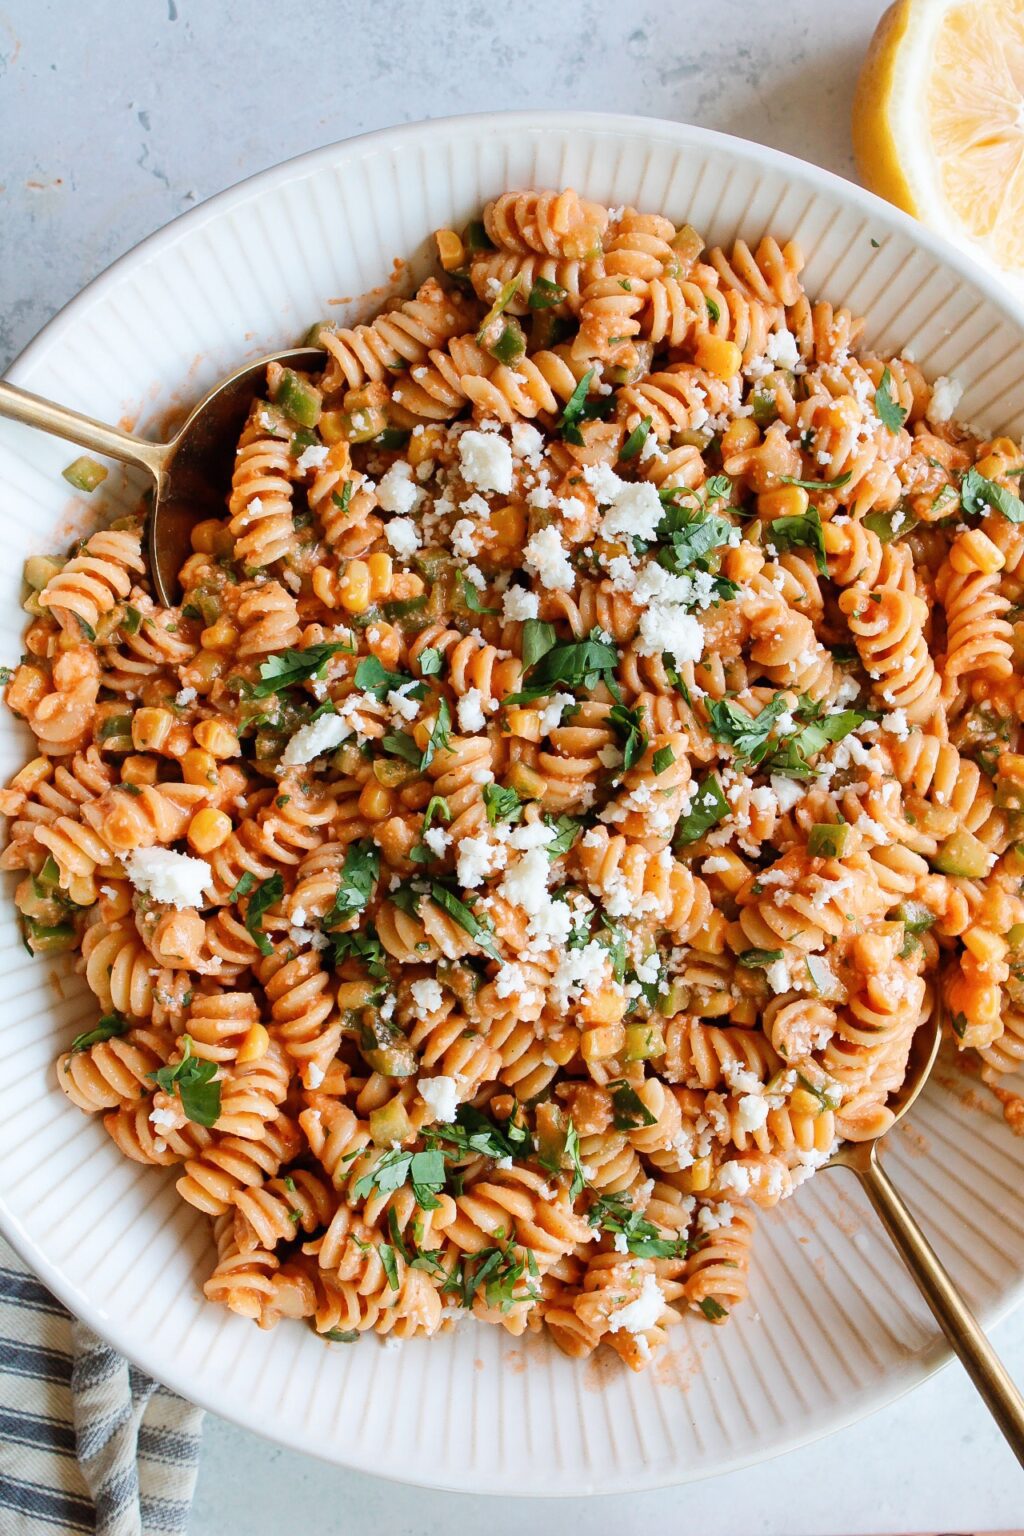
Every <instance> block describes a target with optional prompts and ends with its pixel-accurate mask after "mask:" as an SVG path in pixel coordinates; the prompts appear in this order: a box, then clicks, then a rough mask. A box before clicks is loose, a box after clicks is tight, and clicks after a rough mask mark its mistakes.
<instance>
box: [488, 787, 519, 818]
mask: <svg viewBox="0 0 1024 1536" xmlns="http://www.w3.org/2000/svg"><path fill="white" fill-rule="evenodd" d="M483 799H484V808H485V810H486V811H487V820H488V821H489V822H490V824H491V826H492V827H494V826H497V824H498V822H499V821H510V822H517V821H518V820H519V819H520V817H521V816H522V814H523V803H522V801H521V800H520V798H519V795H518V792H517V791H516V790H514V789H513V788H512V787H511V785H509V786H508V787H507V788H506V787H505V786H504V785H503V784H485V785H484V787H483Z"/></svg>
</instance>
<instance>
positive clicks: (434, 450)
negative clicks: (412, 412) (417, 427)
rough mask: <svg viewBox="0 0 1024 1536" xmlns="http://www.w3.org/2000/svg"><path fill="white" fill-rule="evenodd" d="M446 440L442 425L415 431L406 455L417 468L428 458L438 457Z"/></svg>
mask: <svg viewBox="0 0 1024 1536" xmlns="http://www.w3.org/2000/svg"><path fill="white" fill-rule="evenodd" d="M443 442H444V429H443V428H441V427H424V428H423V430H422V432H414V433H413V434H412V436H411V437H410V439H409V442H408V445H407V447H406V449H405V457H406V458H407V459H408V461H409V463H410V464H411V465H412V467H413V469H417V468H418V467H419V465H421V464H425V463H426V462H427V460H428V459H436V458H437V455H438V453H439V452H440V450H441V445H442V443H443Z"/></svg>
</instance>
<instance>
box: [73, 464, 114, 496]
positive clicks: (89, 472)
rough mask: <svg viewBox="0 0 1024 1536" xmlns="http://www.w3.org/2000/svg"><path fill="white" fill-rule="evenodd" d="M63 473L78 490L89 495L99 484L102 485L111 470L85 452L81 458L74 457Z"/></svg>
mask: <svg viewBox="0 0 1024 1536" xmlns="http://www.w3.org/2000/svg"><path fill="white" fill-rule="evenodd" d="M61 474H62V475H63V476H64V479H65V480H66V481H67V482H68V485H73V486H74V488H75V490H76V491H85V492H86V494H87V495H88V494H89V493H90V492H91V491H94V490H95V489H96V487H97V486H98V485H102V484H103V482H104V480H105V479H106V478H107V475H108V474H109V470H107V469H106V467H105V466H104V465H102V464H97V462H96V460H95V459H90V458H88V457H87V456H86V455H85V454H83V455H82V457H81V458H80V459H73V460H72V461H71V463H70V464H69V465H68V467H67V468H66V469H62V470H61Z"/></svg>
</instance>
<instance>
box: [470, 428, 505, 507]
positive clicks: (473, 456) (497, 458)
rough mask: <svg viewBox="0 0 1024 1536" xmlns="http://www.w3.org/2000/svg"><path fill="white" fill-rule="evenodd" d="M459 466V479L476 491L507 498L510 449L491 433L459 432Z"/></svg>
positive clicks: (500, 438) (502, 439)
mask: <svg viewBox="0 0 1024 1536" xmlns="http://www.w3.org/2000/svg"><path fill="white" fill-rule="evenodd" d="M459 465H460V467H461V469H462V474H463V477H464V478H465V479H466V480H468V482H469V484H470V485H475V486H476V487H477V489H478V490H481V491H497V492H498V493H499V494H500V495H502V496H507V495H508V493H509V492H510V491H511V489H512V447H511V444H509V443H507V442H506V441H505V439H504V438H503V437H499V436H498V435H497V433H495V432H473V431H470V432H463V434H462V436H461V437H460V438H459Z"/></svg>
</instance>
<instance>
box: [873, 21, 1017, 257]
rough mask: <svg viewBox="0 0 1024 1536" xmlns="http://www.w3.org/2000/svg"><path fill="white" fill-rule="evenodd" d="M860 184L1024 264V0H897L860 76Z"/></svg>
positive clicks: (928, 221)
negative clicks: (862, 183)
mask: <svg viewBox="0 0 1024 1536" xmlns="http://www.w3.org/2000/svg"><path fill="white" fill-rule="evenodd" d="M853 145H854V151H855V154H856V157H857V168H858V170H859V172H860V175H861V179H862V180H863V182H864V184H865V186H867V187H869V188H870V189H871V191H873V192H877V193H879V194H880V195H881V196H882V197H885V198H887V199H888V200H889V201H890V202H892V203H896V204H897V205H898V206H899V207H900V208H905V209H906V211H907V212H908V213H912V214H914V215H915V216H916V217H917V218H919V219H921V220H922V222H924V223H926V224H930V225H931V226H932V227H933V228H936V229H939V230H942V231H943V232H944V233H946V234H948V235H951V236H952V237H953V238H954V239H958V240H960V241H961V242H967V243H969V244H971V245H972V246H973V247H974V248H975V249H976V250H980V251H982V252H984V254H985V255H987V256H988V257H989V258H990V259H991V260H992V261H993V262H994V263H995V264H996V265H997V266H998V267H1000V268H1002V269H1003V270H1004V271H1010V272H1016V273H1024V0H897V3H896V4H895V5H893V6H890V8H889V10H888V11H886V13H885V15H884V16H883V17H882V19H881V21H880V22H879V24H878V26H877V28H876V30H875V35H874V37H873V38H872V39H871V46H870V48H869V49H868V54H867V58H866V59H865V61H864V65H863V68H862V70H861V75H860V79H859V81H858V84H857V93H856V97H855V99H854V108H853Z"/></svg>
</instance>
